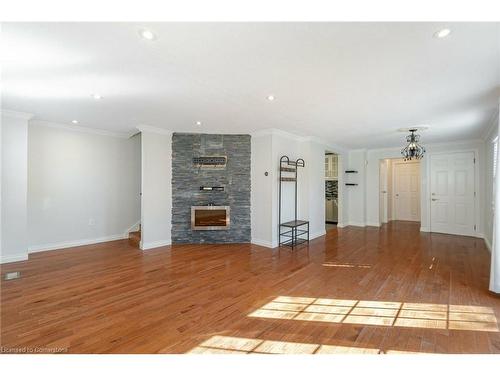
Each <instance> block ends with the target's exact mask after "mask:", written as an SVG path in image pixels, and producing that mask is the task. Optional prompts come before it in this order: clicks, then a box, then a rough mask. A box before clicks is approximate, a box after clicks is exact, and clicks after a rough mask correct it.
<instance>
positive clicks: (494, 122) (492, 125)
mask: <svg viewBox="0 0 500 375" xmlns="http://www.w3.org/2000/svg"><path fill="white" fill-rule="evenodd" d="M498 112H499V108H496V109H495V111H494V112H493V114H492V115H491V117H490V121H489V124H488V126H487V127H486V129H485V130H484V132H483V134H482V137H481V138H482V139H483V141H486V140H487V139H488V138H489V137H490V135H491V133H493V131H494V130H495V129H498Z"/></svg>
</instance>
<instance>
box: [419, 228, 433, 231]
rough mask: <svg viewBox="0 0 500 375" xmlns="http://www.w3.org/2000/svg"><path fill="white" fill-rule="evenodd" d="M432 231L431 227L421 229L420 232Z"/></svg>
mask: <svg viewBox="0 0 500 375" xmlns="http://www.w3.org/2000/svg"><path fill="white" fill-rule="evenodd" d="M430 231H431V229H430V228H429V227H420V232H430Z"/></svg>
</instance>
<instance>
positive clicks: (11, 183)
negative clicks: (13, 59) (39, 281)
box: [0, 110, 31, 263]
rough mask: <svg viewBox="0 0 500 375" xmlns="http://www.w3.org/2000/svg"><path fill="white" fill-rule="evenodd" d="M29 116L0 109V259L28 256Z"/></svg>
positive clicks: (16, 258) (7, 259) (15, 259)
mask: <svg viewBox="0 0 500 375" xmlns="http://www.w3.org/2000/svg"><path fill="white" fill-rule="evenodd" d="M30 117H31V116H30V115H27V114H22V113H16V112H10V111H3V110H2V117H1V118H2V120H1V129H0V133H1V147H2V149H1V169H2V172H1V173H2V174H1V211H2V212H1V255H0V263H7V262H15V261H19V260H26V259H28V240H27V186H28V182H27V181H28V160H27V158H28V119H29V118H30Z"/></svg>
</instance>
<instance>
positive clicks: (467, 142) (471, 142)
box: [349, 138, 484, 159]
mask: <svg viewBox="0 0 500 375" xmlns="http://www.w3.org/2000/svg"><path fill="white" fill-rule="evenodd" d="M483 143H484V140H483V139H481V138H475V139H464V140H461V141H451V142H439V143H426V144H425V148H426V149H427V153H426V156H428V154H429V153H431V152H436V151H432V147H443V146H456V145H466V146H468V147H470V146H471V145H478V144H483ZM363 150H365V151H366V152H367V153H372V152H383V151H398V152H399V151H400V150H401V147H398V146H394V147H380V148H370V149H355V150H349V151H350V152H351V151H363ZM439 152H443V153H444V152H445V151H439ZM457 152H458V151H457ZM399 158H401V156H398V157H397V158H395V157H387V158H384V159H399Z"/></svg>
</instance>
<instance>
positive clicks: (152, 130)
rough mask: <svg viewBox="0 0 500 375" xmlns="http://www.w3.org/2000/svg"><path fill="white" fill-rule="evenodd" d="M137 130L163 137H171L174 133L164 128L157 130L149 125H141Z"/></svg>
mask: <svg viewBox="0 0 500 375" xmlns="http://www.w3.org/2000/svg"><path fill="white" fill-rule="evenodd" d="M137 130H139V131H140V132H147V133H156V134H163V135H171V134H172V131H171V130H168V129H163V128H156V127H154V126H149V125H139V126H137Z"/></svg>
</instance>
